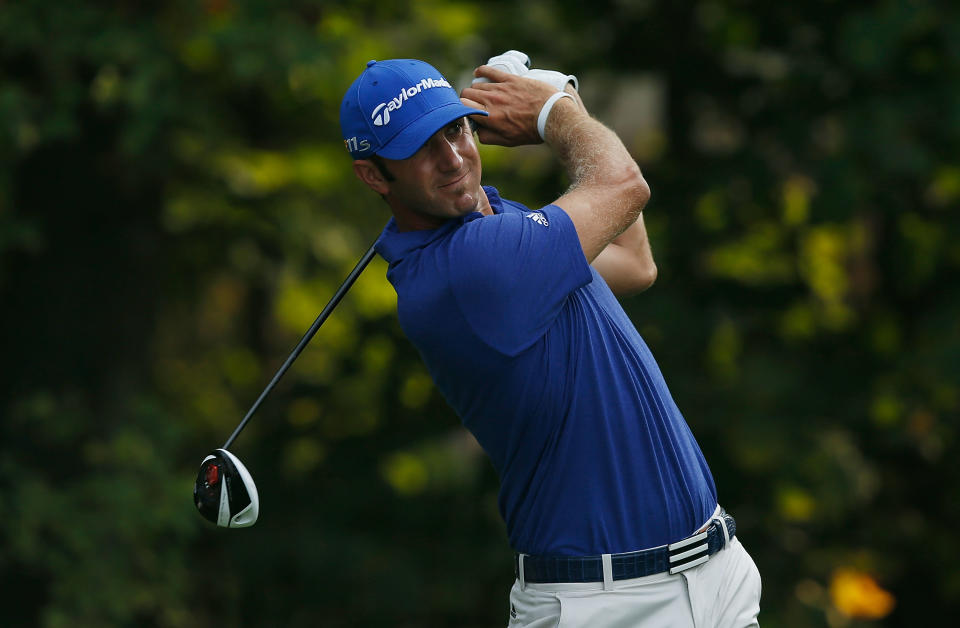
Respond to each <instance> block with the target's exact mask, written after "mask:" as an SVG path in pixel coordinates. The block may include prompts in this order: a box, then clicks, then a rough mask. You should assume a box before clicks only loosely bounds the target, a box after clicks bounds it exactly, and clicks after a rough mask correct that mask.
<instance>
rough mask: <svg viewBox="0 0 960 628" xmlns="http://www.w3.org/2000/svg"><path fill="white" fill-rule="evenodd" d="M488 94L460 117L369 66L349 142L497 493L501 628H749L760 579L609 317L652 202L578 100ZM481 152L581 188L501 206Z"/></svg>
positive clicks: (425, 334)
mask: <svg viewBox="0 0 960 628" xmlns="http://www.w3.org/2000/svg"><path fill="white" fill-rule="evenodd" d="M475 76H476V77H480V78H483V79H486V80H487V81H486V82H483V83H475V84H474V85H473V86H471V87H469V88H466V89H464V90H463V91H462V93H461V94H460V95H459V96H458V94H457V92H456V91H455V90H454V89H453V88H452V87H451V86H450V84H449V83H448V82H447V80H446V79H445V78H444V77H443V76H442V75H441V74H440V73H439V72H438V71H437V70H436V69H435V68H433V67H432V66H430V65H428V64H427V63H424V62H422V61H417V60H412V59H394V60H388V61H370V62H369V63H368V64H367V67H366V68H365V69H364V70H363V72H362V73H361V74H360V76H359V77H358V78H357V80H356V81H354V83H353V84H352V85H351V86H350V88H349V89H348V90H347V93H346V95H345V96H344V98H343V103H342V106H341V113H340V121H341V127H342V132H343V137H344V142H345V144H346V147H347V150H348V151H349V152H350V154H351V156H352V157H353V159H354V162H353V169H354V172H355V173H356V175H357V177H358V178H359V179H360V180H361V181H362V182H363V183H365V184H366V185H367V187H369V188H370V189H371V190H373V191H374V192H376V193H377V194H379V195H381V196H382V197H383V199H384V200H385V201H386V203H387V205H388V206H389V208H390V211H391V213H392V214H393V217H392V218H391V220H390V221H389V223H388V224H387V226H386V227H385V228H384V231H383V234H382V235H381V237H380V239H379V241H378V244H377V251H378V252H379V253H380V255H382V256H383V257H384V258H385V259H386V260H387V262H388V263H389V270H388V271H387V278H388V279H389V280H390V282H391V283H392V284H393V286H394V288H395V289H396V291H397V309H398V315H399V320H400V324H401V326H402V327H403V330H404V332H405V333H406V334H407V336H408V337H409V339H410V340H411V341H412V342H413V344H414V345H415V346H416V347H417V349H418V350H419V352H420V354H421V355H422V357H423V360H424V362H425V363H426V366H427V368H428V369H429V371H430V374H431V376H432V377H433V380H434V381H435V382H436V385H437V387H438V388H439V389H440V391H441V392H442V393H443V395H444V397H445V398H446V399H447V401H448V402H449V403H450V405H451V406H452V407H453V408H454V409H455V410H456V412H457V413H458V414H459V416H460V417H461V419H462V420H463V423H464V425H465V426H466V427H467V428H468V429H469V430H470V431H471V432H472V433H473V434H474V435H475V436H476V438H477V440H478V442H479V443H480V444H481V446H482V447H483V448H484V450H485V451H486V452H487V454H488V455H489V456H490V459H491V460H492V462H493V465H494V467H495V468H496V470H497V473H498V474H499V477H500V481H501V489H500V496H499V506H500V512H501V514H502V515H503V518H504V520H505V521H506V527H507V533H508V536H509V540H510V544H511V546H512V547H513V549H514V550H515V552H516V557H515V563H514V568H515V573H516V582H515V584H514V586H513V589H512V590H511V593H510V605H509V620H508V621H509V625H510V626H530V627H546V626H585V627H591V628H596V627H599V626H611V627H613V626H616V627H621V626H622V627H631V628H633V627H637V626H645V627H650V628H665V627H691V628H692V627H694V626H695V627H696V628H705V627H707V626H716V627H722V628H739V627H742V626H756V625H758V624H757V614H758V613H759V600H760V576H759V573H758V572H757V569H756V566H755V565H754V563H753V561H752V560H751V558H750V556H749V555H748V554H747V552H746V550H744V548H743V546H742V545H741V544H740V542H739V540H738V539H737V537H736V536H735V534H736V524H735V522H734V519H733V517H732V516H730V515H729V514H727V513H726V512H725V511H724V510H723V509H721V508H720V507H719V505H718V503H717V491H716V488H715V486H714V481H713V477H712V476H711V473H710V469H709V467H708V466H707V463H706V461H705V460H704V457H703V454H702V453H701V451H700V447H699V446H698V445H697V442H696V440H695V439H694V437H693V434H692V433H691V432H690V429H689V427H688V426H687V424H686V421H685V420H684V418H683V416H682V415H681V413H680V410H679V409H678V408H677V406H676V404H675V403H674V401H673V398H672V397H671V395H670V391H669V389H668V388H667V385H666V383H665V381H664V378H663V376H662V374H661V373H660V369H659V367H658V366H657V363H656V362H655V361H654V358H653V355H651V353H650V350H649V349H648V348H647V346H646V344H645V343H644V341H643V339H642V338H641V337H640V335H639V333H638V332H637V330H636V329H635V328H634V326H633V324H632V323H631V321H630V320H629V318H628V317H627V316H626V314H625V313H624V311H623V309H622V308H621V306H620V304H619V302H618V301H617V299H616V297H615V296H614V291H617V292H621V293H623V292H631V291H633V292H636V291H639V290H642V289H644V288H647V287H649V286H650V285H651V284H652V283H653V280H654V278H655V276H656V267H655V265H654V262H653V259H652V256H651V253H650V246H649V243H648V241H647V236H646V231H645V229H644V226H643V221H642V219H641V211H642V210H643V208H644V205H645V204H646V203H647V201H648V199H649V198H650V190H649V188H648V186H647V183H646V181H645V180H644V178H643V176H642V174H641V173H640V170H639V168H638V167H637V165H636V163H635V162H634V161H633V159H632V158H631V157H630V155H629V153H628V152H627V150H626V148H625V147H624V145H623V143H622V142H621V141H620V140H619V139H618V138H617V136H616V135H615V134H614V133H613V132H612V131H610V130H609V129H607V128H606V127H605V126H604V125H603V124H601V123H600V122H598V121H597V120H595V119H593V118H592V117H591V116H590V115H589V114H588V113H587V111H586V109H585V108H584V106H583V103H582V102H581V100H580V98H579V96H578V95H577V94H576V91H575V90H574V89H573V88H572V87H571V86H568V87H567V88H566V89H565V90H558V89H557V87H556V86H553V85H551V84H548V83H546V82H541V81H539V80H534V79H531V78H527V77H524V76H519V75H515V74H511V73H507V72H501V71H498V70H496V69H494V68H492V67H490V66H480V67H479V68H477V69H476V70H475ZM471 121H472V122H471ZM474 124H475V125H476V129H477V130H476V133H475V134H474V132H473V131H472V130H471V128H472V125H474ZM476 141H480V142H483V143H487V144H499V145H503V146H519V145H524V144H537V143H540V142H541V141H544V142H545V143H546V144H547V146H548V147H549V148H550V150H551V151H552V152H553V154H554V155H555V156H556V158H557V159H558V160H559V162H560V164H561V165H562V166H563V167H564V168H565V169H566V172H567V174H568V175H569V178H570V180H571V185H570V188H569V189H568V190H567V191H566V192H565V193H564V194H563V195H562V196H561V197H560V198H558V199H556V200H553V201H552V202H550V203H548V204H546V205H544V206H543V207H539V208H535V209H531V208H528V207H525V206H524V205H522V204H520V203H517V202H514V201H511V200H507V199H506V198H504V197H502V196H501V195H500V193H499V191H498V190H496V189H494V188H492V187H486V186H482V185H481V164H480V156H479V154H478V152H477V145H476Z"/></svg>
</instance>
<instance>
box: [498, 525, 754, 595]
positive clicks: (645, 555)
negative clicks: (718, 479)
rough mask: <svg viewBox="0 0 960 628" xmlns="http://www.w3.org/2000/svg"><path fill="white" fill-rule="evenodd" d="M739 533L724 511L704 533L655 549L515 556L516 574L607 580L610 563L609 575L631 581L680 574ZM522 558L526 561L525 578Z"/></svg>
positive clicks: (545, 578) (542, 579)
mask: <svg viewBox="0 0 960 628" xmlns="http://www.w3.org/2000/svg"><path fill="white" fill-rule="evenodd" d="M736 533H737V523H736V521H734V519H733V517H731V516H730V515H728V514H727V513H726V512H724V511H721V512H720V514H719V515H717V516H716V517H715V518H713V519H712V520H711V521H710V523H709V524H708V525H707V528H706V529H705V530H703V531H702V532H699V533H697V534H694V535H693V536H689V537H687V538H685V539H682V540H680V541H677V542H676V543H670V544H669V545H661V546H660V547H654V548H651V549H645V550H638V551H636V552H625V553H623V554H604V555H602V556H531V555H528V554H516V555H515V556H514V561H513V567H514V573H515V575H516V576H517V578H518V579H521V580H522V581H524V582H540V583H548V582H549V583H559V582H604V581H605V579H604V563H605V562H606V563H608V564H609V567H608V569H609V571H608V572H607V574H608V575H607V578H608V579H612V580H629V579H631V578H642V577H644V576H652V575H654V574H658V573H663V572H665V571H669V572H670V573H671V574H675V573H679V572H681V571H683V570H685V569H690V568H691V567H696V566H697V565H701V564H703V563H705V562H707V560H709V559H710V557H711V556H713V555H714V554H716V553H717V552H718V551H720V550H721V549H723V548H724V547H726V546H727V543H729V542H730V539H732V538H733V537H734V535H735V534H736ZM520 560H523V570H522V576H523V577H522V578H521V569H520Z"/></svg>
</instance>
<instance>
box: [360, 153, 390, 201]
mask: <svg viewBox="0 0 960 628" xmlns="http://www.w3.org/2000/svg"><path fill="white" fill-rule="evenodd" d="M353 172H354V174H356V175H357V178H358V179H360V180H361V181H363V182H364V183H366V184H367V187H368V188H370V189H371V190H373V191H374V192H376V193H377V194H380V195H381V196H383V195H385V194H386V193H387V192H389V191H390V185H389V183H387V180H386V179H384V178H383V175H382V174H381V173H380V169H379V168H377V166H376V164H374V163H373V162H372V161H370V160H369V159H357V160H356V161H354V162H353Z"/></svg>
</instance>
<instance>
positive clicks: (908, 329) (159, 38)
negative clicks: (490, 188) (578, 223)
mask: <svg viewBox="0 0 960 628" xmlns="http://www.w3.org/2000/svg"><path fill="white" fill-rule="evenodd" d="M947 4H948V3H939V2H934V1H933V0H883V1H880V2H859V1H852V2H841V1H838V0H833V1H828V0H819V1H808V2H790V3H771V2H758V1H751V0H701V1H698V2H666V1H658V0H594V1H592V2H589V3H581V2H572V1H547V0H513V1H510V2H505V1H491V2H480V1H468V0H464V1H459V2H441V1H439V0H423V1H419V2H414V1H412V0H399V1H396V2H369V1H358V0H354V1H351V2H332V1H323V2H321V1H320V0H312V1H309V0H272V1H270V0H206V1H199V0H175V1H166V2H138V3H128V2H97V3H93V2H79V1H76V0H58V1H57V2H50V1H39V0H16V1H12V2H11V1H6V2H2V1H0V160H2V161H0V164H2V167H0V354H2V357H3V359H2V362H0V364H2V373H3V376H2V377H0V602H2V603H0V624H2V625H3V626H13V627H19V626H41V627H44V628H57V627H66V626H71V627H73V626H80V627H100V626H138V627H139V626H157V627H164V628H166V627H171V628H172V627H194V626H210V625H216V626H244V627H248V626H256V627H259V626H293V627H300V626H330V627H334V628H336V627H346V626H401V627H415V626H431V627H432V626H438V627H443V626H450V627H467V628H479V627H485V626H502V625H505V624H506V621H507V598H506V596H507V590H508V588H509V586H510V584H511V583H512V579H513V576H512V565H511V558H510V557H511V550H510V548H509V547H508V546H507V542H506V537H505V533H504V527H503V524H502V522H501V520H500V517H499V514H498V510H497V503H496V493H497V478H496V477H495V473H494V472H493V470H492V468H491V466H490V465H489V463H488V462H487V461H486V459H485V458H484V456H483V455H482V453H481V452H480V451H478V449H477V446H476V444H475V443H474V441H473V440H472V438H471V437H470V436H469V435H467V434H466V433H465V432H464V431H463V430H462V428H461V427H460V425H459V422H458V420H457V418H456V417H455V416H454V415H453V413H452V412H451V410H450V409H449V408H448V407H447V406H446V404H445V403H444V401H443V399H442V398H441V397H440V395H439V394H438V393H437V391H436V390H435V389H434V388H433V386H432V384H431V382H430V379H429V378H428V377H427V375H426V372H425V370H424V368H423V367H422V366H421V365H420V362H419V360H418V356H417V354H416V351H415V350H414V349H413V348H412V347H411V345H410V344H409V343H408V342H407V341H406V340H405V339H404V337H403V335H402V333H401V331H400V329H399V327H398V325H397V321H396V317H395V306H396V298H395V295H394V293H393V289H392V288H391V286H390V285H389V284H388V283H387V281H386V279H385V278H384V272H385V264H384V262H383V261H382V260H380V259H378V260H376V261H375V262H374V264H373V265H372V266H371V267H370V268H369V269H368V270H367V272H366V273H365V274H364V275H363V276H362V277H361V279H360V280H359V282H358V283H357V285H356V286H355V287H354V288H353V290H352V291H351V292H350V293H349V295H348V296H347V298H346V299H345V300H344V302H343V303H342V304H341V305H340V307H339V309H338V310H337V311H336V312H335V313H334V315H333V316H332V317H331V318H330V319H329V320H328V321H327V323H326V324H325V325H324V327H323V328H322V329H321V330H320V333H319V334H318V335H317V337H316V338H315V339H314V341H313V343H312V344H311V346H310V347H308V349H307V350H306V351H305V353H304V354H303V355H302V357H301V358H300V359H299V361H298V362H297V363H296V364H295V365H294V367H293V369H292V370H291V371H290V373H289V374H288V375H287V376H286V378H285V379H284V380H283V382H282V383H281V385H280V386H279V388H278V389H277V390H276V391H275V392H274V393H273V394H272V396H271V397H269V398H268V400H267V402H266V403H265V405H264V406H263V408H262V410H261V411H260V412H259V414H258V416H257V417H256V418H255V419H254V421H253V422H252V423H251V425H250V427H249V428H248V429H247V430H246V431H245V432H244V433H243V434H242V435H241V436H240V437H239V439H238V440H237V442H236V443H235V444H234V446H233V448H232V449H233V451H234V452H235V453H236V454H237V455H238V456H239V457H240V458H241V459H242V460H244V461H245V462H246V464H247V466H248V468H249V469H250V470H251V472H252V473H253V476H254V478H255V479H256V481H257V484H258V486H259V487H260V493H261V500H262V509H261V517H260V521H259V523H257V525H256V526H255V527H253V528H250V529H244V530H234V531H228V530H221V529H216V528H214V527H212V526H210V525H208V524H207V523H206V522H205V521H203V520H202V519H201V518H200V517H199V516H198V515H197V513H196V512H195V510H194V507H193V505H192V503H191V498H192V487H193V483H194V479H195V474H196V472H197V469H198V468H199V464H200V461H201V460H202V459H203V457H204V455H205V454H206V453H207V452H208V451H209V450H211V449H213V448H214V447H216V446H219V445H221V444H222V443H223V441H224V440H225V439H226V437H227V436H228V435H229V433H230V432H231V431H232V429H233V428H234V426H235V425H236V424H237V422H238V421H239V420H240V418H242V416H243V414H244V413H245V411H246V410H247V408H248V407H249V406H250V405H251V404H252V402H253V401H254V399H255V398H256V396H257V395H258V394H259V392H260V390H261V389H262V388H263V386H264V385H265V384H266V382H267V381H268V380H269V378H270V376H271V375H272V374H273V372H274V370H275V369H276V368H277V367H278V366H279V364H280V363H281V361H282V360H283V358H284V357H285V356H286V354H287V353H288V352H289V350H290V349H291V348H292V347H293V345H294V344H295V342H296V341H297V339H298V338H299V337H300V334H301V333H302V332H303V331H304V330H305V329H306V328H307V327H308V326H309V325H310V323H311V322H312V321H313V318H314V317H315V316H316V314H317V313H318V312H319V310H320V308H321V307H322V306H323V304H324V303H325V302H326V300H327V299H328V298H329V296H330V295H331V294H332V292H333V290H334V289H335V288H336V286H337V285H339V283H340V281H341V280H342V278H343V277H344V276H345V275H346V273H347V272H348V271H349V269H350V268H351V267H352V265H353V264H354V262H355V261H356V260H357V259H358V258H359V257H360V255H361V254H362V253H363V251H364V250H365V249H366V248H367V246H368V245H369V244H370V243H371V242H372V241H373V240H374V238H375V237H376V236H377V235H378V233H379V231H380V229H381V227H382V225H383V224H384V222H385V221H386V219H387V217H388V213H387V210H386V207H385V206H384V205H383V203H382V202H381V201H380V199H379V198H377V197H376V196H375V195H374V194H373V193H371V192H369V191H368V190H366V189H365V188H364V187H363V186H362V185H361V184H360V183H359V182H357V181H356V180H355V179H354V177H353V173H352V171H351V167H350V160H349V158H348V156H347V153H346V151H345V150H344V148H343V145H342V142H341V138H340V132H339V124H338V116H339V103H340V98H341V96H342V94H343V92H344V90H345V89H346V87H347V86H348V85H349V84H350V82H351V81H352V80H353V79H354V78H355V76H356V75H357V74H358V73H359V72H360V71H361V70H362V68H363V67H364V63H365V62H366V61H367V60H369V59H384V58H391V57H417V58H422V59H425V60H427V61H429V62H431V63H432V64H434V65H435V66H437V67H438V68H439V69H440V70H441V71H442V72H444V73H445V74H446V75H447V77H448V78H449V79H450V80H451V82H454V83H456V84H457V85H458V86H461V87H462V86H464V85H466V84H467V82H468V81H469V72H470V71H471V70H472V68H473V67H475V66H476V65H478V64H480V63H481V62H483V61H484V60H485V59H486V58H487V57H489V56H491V55H493V54H498V53H500V52H503V51H504V50H506V49H509V48H516V49H520V50H524V51H526V52H527V53H529V54H530V55H531V57H532V58H533V62H534V65H535V66H538V67H544V68H553V69H562V70H563V71H565V72H570V73H575V74H577V75H578V76H579V78H580V80H581V83H582V94H583V96H584V100H585V102H586V104H587V106H588V108H590V109H591V111H592V112H593V113H594V115H596V116H597V117H598V118H600V119H601V120H603V121H604V122H606V123H607V124H608V125H609V126H611V127H612V128H614V129H615V130H616V131H617V132H618V133H619V134H620V135H621V137H622V138H623V139H624V141H625V143H626V144H627V146H628V148H629V149H630V150H631V153H632V154H633V155H634V157H635V158H636V159H637V161H638V163H639V164H640V165H641V168H642V169H643V171H644V174H645V175H646V177H647V179H648V181H649V182H650V184H651V187H652V189H653V199H652V201H651V202H650V204H649V205H648V206H647V208H646V210H645V212H644V215H645V217H646V222H647V225H648V227H649V232H650V238H651V241H652V244H653V249H654V253H655V256H656V258H657V261H658V264H659V270H660V274H659V279H658V281H657V284H656V285H655V286H654V287H653V288H652V289H651V290H650V291H649V292H647V293H644V294H642V295H639V296H636V297H630V298H628V299H626V300H625V301H624V305H625V307H626V309H627V311H628V313H629V314H630V316H631V317H632V319H633V320H634V321H635V323H636V325H637V327H638V328H639V329H640V331H641V333H642V334H643V335H644V337H645V339H646V340H647V342H648V344H649V345H650V346H651V348H652V350H653V352H654V354H655V355H656V356H657V357H658V360H659V361H660V365H661V367H662V369H663V372H664V374H665V376H666V378H667V381H668V383H669V384H670V385H671V387H672V390H673V393H674V396H675V399H676V401H677V403H678V405H679V406H680V408H681V410H682V411H683V412H684V414H685V416H686V418H687V420H688V422H689V423H690V425H691V426H692V428H693V430H694V433H695V434H696V435H697V437H698V440H699V442H700V444H701V446H702V448H703V449H704V452H705V454H706V456H707V459H708V460H709V462H710V464H711V466H712V469H713V473H714V476H715V478H716V480H717V484H718V488H719V491H720V498H721V502H722V503H723V504H724V505H725V506H726V508H727V509H728V510H729V511H731V512H732V513H733V514H734V515H735V516H736V517H737V521H738V532H739V535H740V537H741V539H742V540H743V543H744V544H745V545H746V547H747V548H748V550H749V551H750V552H751V553H752V554H753V556H754V558H755V559H756V561H757V563H758V565H759V567H760V570H761V572H762V574H763V578H764V592H763V603H762V613H761V625H763V626H766V627H791V628H813V627H821V626H830V627H857V626H880V625H882V626H936V625H947V624H948V623H951V622H950V618H951V617H952V618H954V619H955V618H956V617H957V616H958V615H960V570H958V569H957V567H956V565H957V560H958V557H960V533H958V520H960V498H958V488H957V486H956V482H955V478H956V470H957V458H958V455H960V445H958V434H957V418H958V409H960V322H958V321H960V282H958V278H960V243H958V235H960V212H958V209H960V203H958V201H960V13H958V10H957V9H956V8H954V9H948V8H945V7H946V6H947ZM482 155H483V159H484V166H485V172H484V175H485V176H484V179H485V182H486V183H488V184H492V185H495V186H497V187H499V188H500V189H501V190H502V191H503V192H504V193H505V194H507V195H508V196H510V197H512V198H516V199H517V200H520V201H522V202H525V203H527V204H529V205H533V206H540V205H543V204H545V203H547V202H549V201H550V200H552V199H554V198H555V197H557V196H558V195H559V194H560V193H561V191H562V190H563V189H564V186H565V181H564V176H563V174H562V172H560V171H559V170H558V169H557V166H556V163H555V162H554V160H553V159H552V158H551V156H550V153H549V151H547V150H546V149H545V148H543V147H531V148H523V149H515V150H507V149H502V148H497V147H486V148H483V149H482Z"/></svg>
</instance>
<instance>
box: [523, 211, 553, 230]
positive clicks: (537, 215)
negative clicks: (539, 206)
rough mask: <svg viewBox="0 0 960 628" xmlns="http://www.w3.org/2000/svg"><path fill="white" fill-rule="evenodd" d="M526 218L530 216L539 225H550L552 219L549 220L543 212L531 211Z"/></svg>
mask: <svg viewBox="0 0 960 628" xmlns="http://www.w3.org/2000/svg"><path fill="white" fill-rule="evenodd" d="M524 218H529V219H530V220H532V221H533V222H535V223H537V224H538V225H543V226H544V227H549V226H550V221H549V220H547V217H546V216H544V215H543V213H542V212H530V213H529V214H527V215H526V216H524Z"/></svg>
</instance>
